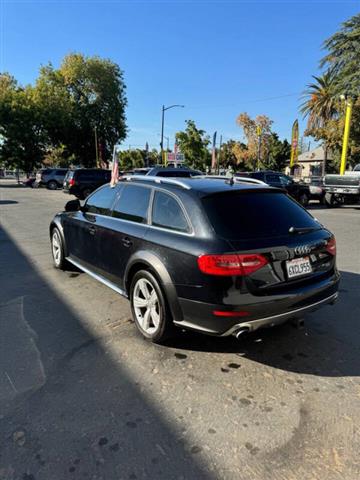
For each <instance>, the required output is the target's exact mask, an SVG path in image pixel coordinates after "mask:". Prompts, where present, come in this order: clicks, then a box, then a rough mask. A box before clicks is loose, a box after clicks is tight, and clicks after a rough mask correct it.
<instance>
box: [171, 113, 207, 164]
mask: <svg viewBox="0 0 360 480" xmlns="http://www.w3.org/2000/svg"><path fill="white" fill-rule="evenodd" d="M185 123H186V129H185V131H183V132H178V133H177V134H176V142H177V144H178V146H179V148H180V151H181V153H183V154H184V155H185V160H186V163H187V164H189V165H191V166H192V167H194V168H200V169H205V167H206V166H209V165H210V162H211V155H210V152H209V151H208V148H207V147H208V145H209V143H210V139H209V137H208V135H206V133H205V131H204V130H201V129H198V128H197V127H196V124H195V122H194V121H193V120H186V122H185Z"/></svg>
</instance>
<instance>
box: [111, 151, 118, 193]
mask: <svg viewBox="0 0 360 480" xmlns="http://www.w3.org/2000/svg"><path fill="white" fill-rule="evenodd" d="M118 181H119V159H118V157H117V155H116V147H114V152H113V160H112V170H111V181H110V187H111V188H113V187H115V185H116V184H117V183H118Z"/></svg>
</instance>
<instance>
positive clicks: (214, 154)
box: [211, 132, 217, 170]
mask: <svg viewBox="0 0 360 480" xmlns="http://www.w3.org/2000/svg"><path fill="white" fill-rule="evenodd" d="M216 133H217V132H215V133H214V136H213V145H212V155H211V157H212V158H211V168H212V169H213V170H215V168H216Z"/></svg>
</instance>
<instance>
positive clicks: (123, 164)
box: [118, 149, 145, 170]
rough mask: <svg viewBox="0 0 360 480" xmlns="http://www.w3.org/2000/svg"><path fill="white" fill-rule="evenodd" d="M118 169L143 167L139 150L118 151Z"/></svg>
mask: <svg viewBox="0 0 360 480" xmlns="http://www.w3.org/2000/svg"><path fill="white" fill-rule="evenodd" d="M118 157H119V168H120V170H131V169H133V168H141V167H144V166H145V164H144V157H143V153H142V151H141V150H138V149H136V150H122V151H121V152H119V153H118Z"/></svg>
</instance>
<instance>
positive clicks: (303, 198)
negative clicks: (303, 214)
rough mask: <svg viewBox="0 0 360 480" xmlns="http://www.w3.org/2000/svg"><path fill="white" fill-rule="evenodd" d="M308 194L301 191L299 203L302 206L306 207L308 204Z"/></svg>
mask: <svg viewBox="0 0 360 480" xmlns="http://www.w3.org/2000/svg"><path fill="white" fill-rule="evenodd" d="M309 200H310V198H309V195H308V194H307V193H302V194H301V195H300V197H299V203H300V205H302V206H303V207H307V206H308V205H309Z"/></svg>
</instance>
